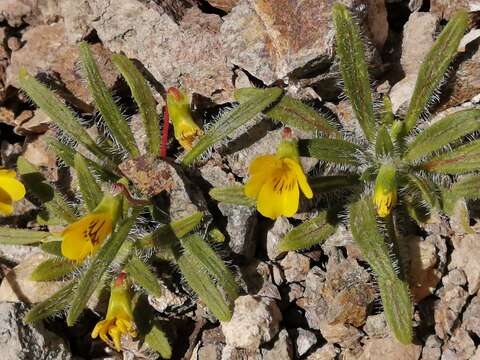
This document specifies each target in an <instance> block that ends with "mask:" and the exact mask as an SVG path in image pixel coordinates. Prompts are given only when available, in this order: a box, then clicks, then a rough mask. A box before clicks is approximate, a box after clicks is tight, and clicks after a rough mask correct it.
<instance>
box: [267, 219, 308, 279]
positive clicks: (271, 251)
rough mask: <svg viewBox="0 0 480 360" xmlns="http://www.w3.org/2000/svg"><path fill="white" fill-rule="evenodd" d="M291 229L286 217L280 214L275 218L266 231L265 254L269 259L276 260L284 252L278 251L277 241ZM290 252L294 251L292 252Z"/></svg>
mask: <svg viewBox="0 0 480 360" xmlns="http://www.w3.org/2000/svg"><path fill="white" fill-rule="evenodd" d="M292 229H293V226H292V224H290V222H289V221H288V219H287V218H285V217H283V216H282V217H279V218H277V219H276V220H275V223H274V224H273V227H272V228H271V229H270V230H268V232H267V255H268V258H269V259H270V260H276V259H278V258H280V257H281V256H282V255H283V254H284V252H279V251H278V250H277V245H278V243H279V241H280V240H281V239H283V237H284V236H285V235H286V234H287V233H288V232H289V231H290V230H292ZM291 254H295V253H293V252H292V253H291ZM307 272H308V270H307ZM284 275H285V269H284ZM285 277H286V276H285ZM287 281H288V280H287Z"/></svg>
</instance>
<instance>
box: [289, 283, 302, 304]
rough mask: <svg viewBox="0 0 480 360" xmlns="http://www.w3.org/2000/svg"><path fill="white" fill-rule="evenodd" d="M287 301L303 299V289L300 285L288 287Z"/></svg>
mask: <svg viewBox="0 0 480 360" xmlns="http://www.w3.org/2000/svg"><path fill="white" fill-rule="evenodd" d="M288 288H289V290H288V301H289V302H291V303H292V302H295V301H296V300H297V299H300V298H301V297H303V291H304V288H303V286H302V285H300V284H297V283H292V284H289V285H288Z"/></svg>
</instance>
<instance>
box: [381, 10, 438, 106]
mask: <svg viewBox="0 0 480 360" xmlns="http://www.w3.org/2000/svg"><path fill="white" fill-rule="evenodd" d="M437 26H438V18H437V17H436V16H435V15H433V14H431V13H428V12H414V13H412V14H410V17H409V19H408V21H407V23H406V24H405V26H404V29H403V43H402V57H401V60H400V62H401V65H402V69H403V71H404V73H405V78H404V79H402V80H401V81H400V82H398V83H396V84H395V85H394V86H393V88H392V90H391V92H390V99H391V101H392V109H393V112H394V113H397V112H398V111H399V109H400V108H402V109H403V108H404V107H406V106H408V103H409V102H410V97H411V96H412V93H413V89H414V87H415V82H416V80H417V74H418V70H419V69H420V65H421V64H422V62H423V59H424V58H425V56H426V54H427V53H428V51H429V50H430V48H431V47H432V45H433V42H434V40H435V35H436V31H437Z"/></svg>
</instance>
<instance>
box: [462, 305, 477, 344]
mask: <svg viewBox="0 0 480 360" xmlns="http://www.w3.org/2000/svg"><path fill="white" fill-rule="evenodd" d="M462 326H463V327H464V328H465V330H467V331H469V332H473V333H475V334H476V335H477V336H480V298H479V297H478V296H475V297H474V298H473V299H472V301H471V302H470V304H468V306H467V309H466V310H465V312H464V313H463V323H462Z"/></svg>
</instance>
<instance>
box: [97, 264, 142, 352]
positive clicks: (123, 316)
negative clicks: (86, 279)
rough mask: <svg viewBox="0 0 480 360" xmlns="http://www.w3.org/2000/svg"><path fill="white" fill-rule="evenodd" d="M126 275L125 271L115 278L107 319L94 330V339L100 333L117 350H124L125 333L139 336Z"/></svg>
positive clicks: (101, 337)
mask: <svg viewBox="0 0 480 360" xmlns="http://www.w3.org/2000/svg"><path fill="white" fill-rule="evenodd" d="M125 276H126V274H125V273H121V274H120V275H119V276H118V278H117V280H115V282H114V284H113V285H112V288H111V293H110V300H109V302H108V309H107V316H106V317H105V320H101V321H99V322H98V323H97V325H95V328H94V329H93V331H92V339H95V338H96V337H97V336H99V335H100V339H102V340H103V341H104V342H106V343H107V344H108V345H109V346H111V347H113V348H115V350H117V351H121V350H122V346H121V343H120V340H121V338H122V335H123V334H129V335H130V336H132V337H135V336H137V332H136V331H135V326H134V324H133V313H132V307H131V299H130V293H129V291H128V284H127V282H126V281H125Z"/></svg>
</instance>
